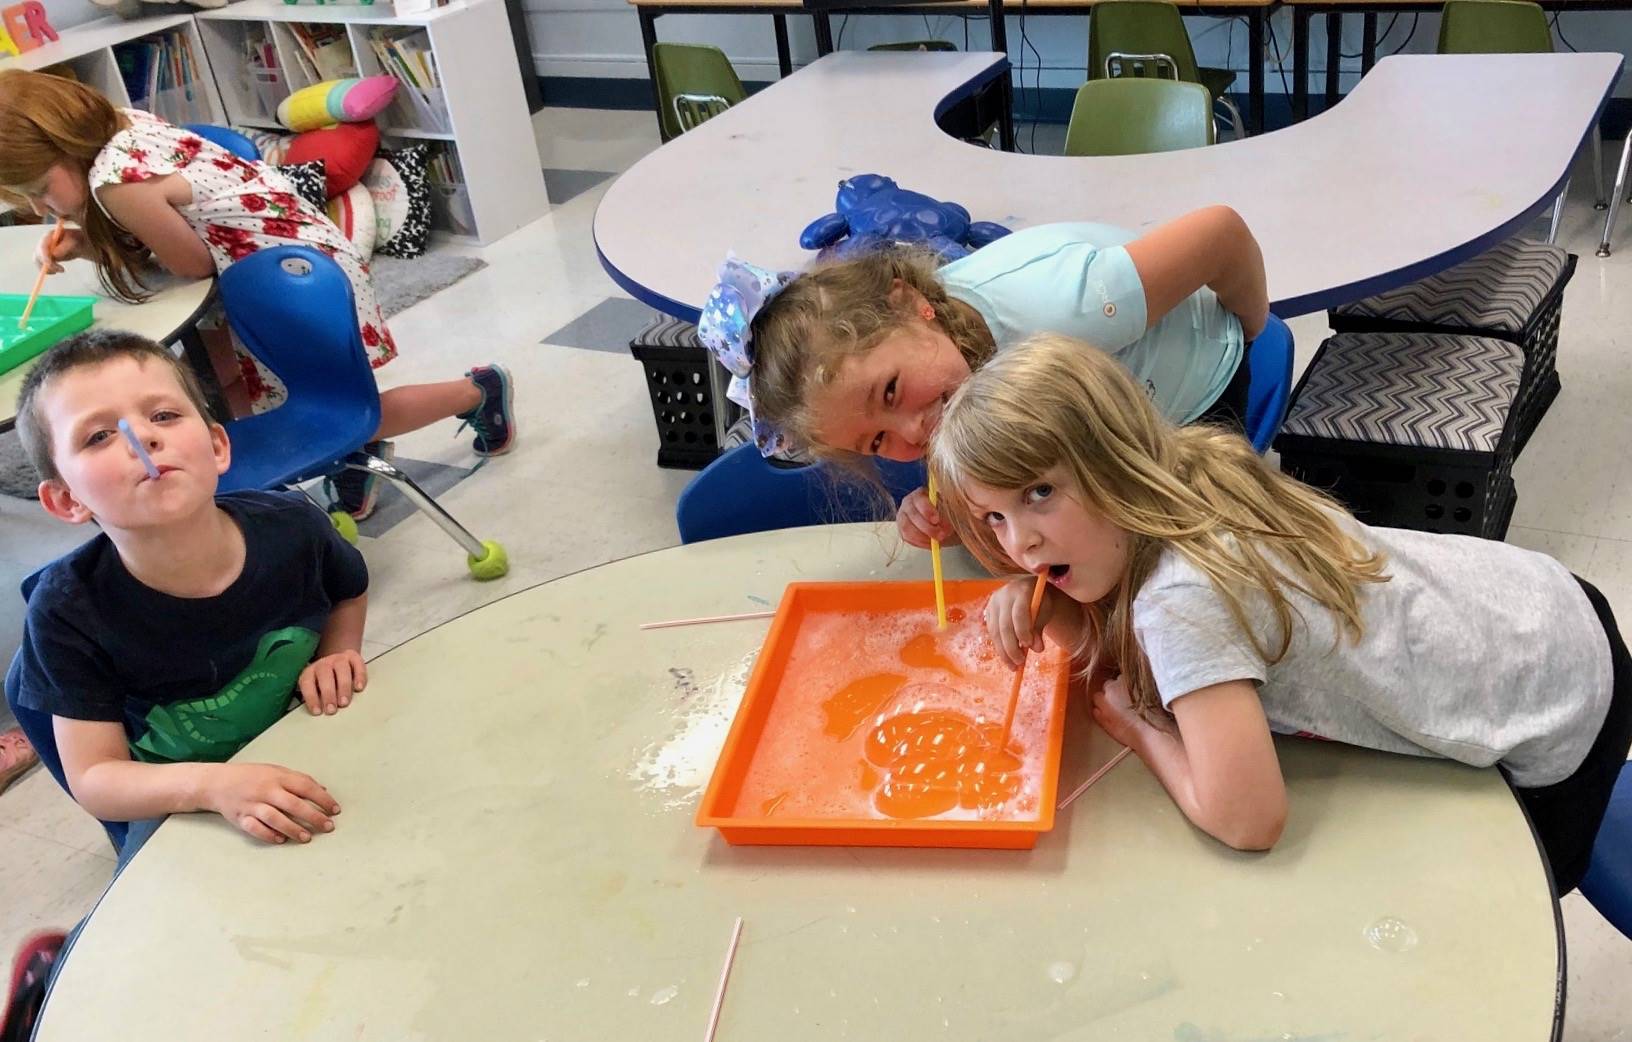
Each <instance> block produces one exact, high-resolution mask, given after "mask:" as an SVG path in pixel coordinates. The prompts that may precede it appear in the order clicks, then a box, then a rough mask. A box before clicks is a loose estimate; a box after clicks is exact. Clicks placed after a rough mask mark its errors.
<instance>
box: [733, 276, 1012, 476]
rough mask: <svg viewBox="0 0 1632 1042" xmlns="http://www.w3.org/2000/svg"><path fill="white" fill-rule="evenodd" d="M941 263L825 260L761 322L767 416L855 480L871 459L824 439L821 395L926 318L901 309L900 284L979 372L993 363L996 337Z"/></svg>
mask: <svg viewBox="0 0 1632 1042" xmlns="http://www.w3.org/2000/svg"><path fill="white" fill-rule="evenodd" d="M939 263H940V262H939V259H938V258H937V257H936V256H935V255H934V254H933V253H929V252H927V251H925V250H921V249H912V248H908V247H890V248H886V249H881V250H870V251H868V252H866V253H862V254H859V255H857V256H853V257H849V258H846V259H844V260H835V261H821V262H818V263H817V264H816V266H815V267H813V268H812V269H811V270H810V271H808V272H805V273H804V274H801V275H799V276H798V277H797V278H795V279H794V280H793V281H792V282H790V283H789V284H788V285H787V287H786V288H784V289H783V290H782V292H781V293H779V294H777V295H776V297H774V298H773V299H772V300H771V302H770V303H769V304H767V305H766V306H765V307H764V308H763V309H762V310H761V311H760V312H759V314H758V315H756V316H754V324H753V350H754V372H753V376H752V381H753V394H754V408H755V410H756V411H757V413H758V414H759V415H760V416H761V417H763V418H764V419H766V420H768V421H770V423H771V425H772V426H774V427H776V428H777V429H778V430H780V431H781V432H782V433H783V434H784V435H786V436H787V437H789V438H790V439H791V440H792V441H793V442H794V443H795V444H798V445H800V446H801V447H804V448H806V449H808V450H809V452H810V454H811V455H813V456H816V457H818V458H821V459H825V460H829V461H832V462H835V463H838V464H840V465H842V466H844V467H845V469H846V470H849V471H851V472H853V473H854V472H857V471H858V469H863V468H865V463H864V461H865V460H866V457H861V456H858V455H857V454H856V453H854V452H851V451H850V450H848V449H844V448H842V447H839V446H832V445H822V444H820V443H818V442H817V441H816V439H815V437H814V436H813V433H812V432H813V431H814V429H815V427H816V417H815V416H813V415H812V413H811V409H810V399H811V397H812V394H811V392H812V391H814V390H815V389H817V388H818V387H821V386H824V385H826V384H827V383H829V382H831V381H832V379H833V378H834V376H836V375H837V374H838V371H839V367H840V365H842V364H843V362H844V360H845V359H846V358H849V357H852V356H854V355H859V354H863V353H864V352H867V351H870V350H871V349H872V348H874V347H876V346H877V345H878V343H879V341H881V340H883V339H884V338H885V337H887V336H889V335H890V334H891V333H894V332H895V331H897V330H899V329H902V328H911V327H912V326H913V325H914V324H916V323H918V322H920V321H921V320H920V319H919V318H918V316H917V313H916V311H914V310H911V309H909V308H906V307H905V306H903V305H902V304H900V302H899V295H898V294H897V292H896V290H897V286H898V284H899V285H900V286H904V287H907V288H909V289H914V290H917V291H918V292H919V293H920V294H922V295H923V297H924V299H925V300H927V301H929V305H930V307H932V308H933V309H934V310H935V321H936V323H937V324H938V325H939V326H940V327H941V328H942V329H943V330H944V331H945V332H946V334H947V336H948V338H950V339H951V341H952V343H953V344H954V345H955V346H956V347H957V349H958V353H959V354H961V355H962V356H963V359H964V361H965V362H967V363H968V364H969V368H970V369H971V370H973V369H978V368H979V367H980V366H981V365H982V364H983V363H985V361H986V360H987V359H988V358H990V357H991V356H992V352H993V350H994V345H993V342H992V334H991V331H990V330H988V329H987V328H986V323H985V322H984V321H982V320H981V319H980V317H979V316H978V315H977V314H975V313H974V312H973V310H972V309H969V308H967V307H966V306H960V305H958V304H957V303H956V302H954V301H953V299H952V298H951V297H949V296H947V293H946V288H945V287H944V286H942V285H941V282H940V279H939V278H937V277H936V275H935V269H936V267H937V266H938V265H939ZM867 469H870V468H867Z"/></svg>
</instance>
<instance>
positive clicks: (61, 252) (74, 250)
mask: <svg viewBox="0 0 1632 1042" xmlns="http://www.w3.org/2000/svg"><path fill="white" fill-rule="evenodd" d="M54 234H55V229H53V230H52V231H48V232H46V233H45V236H44V237H43V238H42V239H40V244H39V245H38V246H36V247H34V263H35V264H36V265H38V266H40V267H42V268H44V269H45V271H46V274H48V275H56V274H59V273H61V271H62V264H61V262H62V261H68V260H74V259H76V258H78V257H83V256H84V255H85V233H84V232H83V231H81V230H80V229H78V228H70V227H68V226H66V225H64V226H63V229H62V241H61V242H59V243H57V245H56V248H55V249H53V248H52V247H51V236H52V235H54Z"/></svg>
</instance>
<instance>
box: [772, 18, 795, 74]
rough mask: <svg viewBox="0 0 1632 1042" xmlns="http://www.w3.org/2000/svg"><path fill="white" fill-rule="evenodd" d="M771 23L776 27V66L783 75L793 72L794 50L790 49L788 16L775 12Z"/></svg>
mask: <svg viewBox="0 0 1632 1042" xmlns="http://www.w3.org/2000/svg"><path fill="white" fill-rule="evenodd" d="M771 24H772V26H774V27H775V29H776V66H777V68H778V69H780V70H781V72H782V75H784V76H790V75H792V74H793V52H792V51H790V50H789V49H788V16H787V15H784V14H774V15H772V16H771Z"/></svg>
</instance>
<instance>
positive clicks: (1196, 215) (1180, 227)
mask: <svg viewBox="0 0 1632 1042" xmlns="http://www.w3.org/2000/svg"><path fill="white" fill-rule="evenodd" d="M1127 250H1128V256H1129V257H1130V258H1132V260H1133V266H1134V269H1135V270H1136V271H1138V272H1139V281H1140V282H1141V283H1143V284H1144V287H1145V314H1146V316H1147V317H1146V321H1147V322H1148V323H1149V324H1150V325H1155V324H1156V323H1157V322H1159V321H1161V319H1162V317H1163V316H1164V315H1166V314H1167V313H1168V312H1169V311H1172V310H1173V309H1174V308H1176V307H1178V306H1179V304H1180V303H1181V302H1182V301H1183V300H1184V299H1185V298H1186V297H1188V296H1190V294H1192V293H1194V292H1196V290H1198V289H1200V288H1201V287H1203V286H1207V287H1209V288H1211V289H1212V291H1213V292H1214V293H1216V294H1218V302H1219V303H1220V304H1221V305H1223V306H1224V308H1225V309H1226V310H1228V311H1230V312H1232V313H1233V314H1234V315H1235V316H1236V317H1237V318H1239V319H1240V320H1241V332H1242V334H1243V335H1244V336H1245V337H1246V338H1247V339H1248V340H1252V339H1254V338H1255V337H1257V336H1258V334H1259V333H1262V332H1263V331H1264V325H1265V323H1267V322H1268V321H1269V288H1268V283H1267V282H1266V280H1265V277H1264V255H1263V253H1262V252H1261V251H1260V250H1259V249H1258V240H1257V239H1255V238H1253V236H1252V230H1251V229H1250V228H1248V227H1247V222H1245V221H1243V220H1242V219H1241V215H1240V214H1238V213H1236V212H1235V211H1234V210H1232V209H1230V208H1229V207H1228V206H1209V207H1206V208H1204V209H1201V210H1195V211H1193V212H1191V213H1187V214H1185V215H1184V216H1183V217H1180V218H1178V219H1177V220H1173V221H1169V222H1168V223H1166V224H1164V225H1162V226H1160V227H1158V228H1156V229H1155V230H1153V231H1151V232H1149V233H1147V234H1145V235H1142V236H1140V237H1139V238H1137V239H1135V240H1134V241H1133V242H1130V243H1128V246H1127Z"/></svg>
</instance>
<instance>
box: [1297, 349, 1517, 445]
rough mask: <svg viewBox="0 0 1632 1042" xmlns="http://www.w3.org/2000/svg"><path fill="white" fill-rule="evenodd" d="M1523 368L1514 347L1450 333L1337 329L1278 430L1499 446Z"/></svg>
mask: <svg viewBox="0 0 1632 1042" xmlns="http://www.w3.org/2000/svg"><path fill="white" fill-rule="evenodd" d="M1523 371H1524V352H1523V351H1522V350H1520V348H1519V345H1517V344H1514V343H1510V342H1509V341H1506V340H1495V339H1492V338H1490V337H1478V336H1461V335H1456V334H1446V333H1340V334H1338V335H1337V336H1334V337H1332V338H1331V339H1330V340H1327V341H1326V343H1324V344H1322V345H1321V348H1320V353H1319V354H1318V355H1316V356H1315V360H1314V361H1313V362H1312V363H1310V365H1309V371H1308V372H1307V373H1306V374H1304V378H1303V383H1302V384H1301V385H1300V386H1299V388H1298V394H1297V398H1296V400H1294V401H1293V403H1292V408H1291V411H1290V412H1289V413H1288V414H1287V417H1286V424H1285V426H1284V427H1282V432H1283V433H1285V434H1289V435H1303V436H1304V437H1310V438H1330V439H1336V440H1340V441H1360V442H1371V443H1373V444H1383V445H1408V446H1416V447H1420V448H1434V449H1460V450H1464V451H1469V452H1495V451H1496V449H1497V447H1498V446H1499V445H1500V444H1501V441H1502V431H1503V428H1505V427H1506V425H1507V418H1508V412H1509V411H1510V410H1511V409H1512V407H1513V399H1514V397H1515V396H1516V395H1517V394H1518V390H1519V376H1520V374H1522V373H1523Z"/></svg>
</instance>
